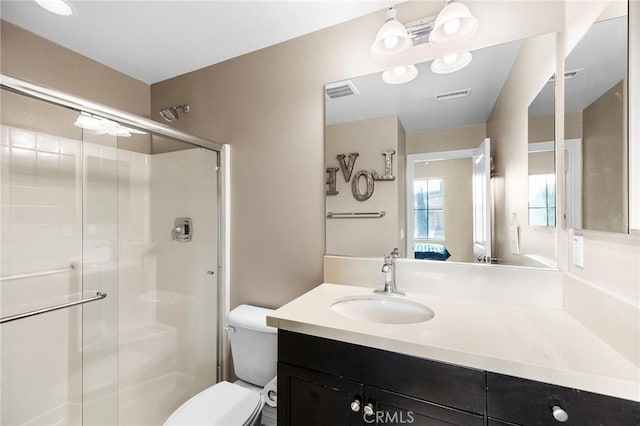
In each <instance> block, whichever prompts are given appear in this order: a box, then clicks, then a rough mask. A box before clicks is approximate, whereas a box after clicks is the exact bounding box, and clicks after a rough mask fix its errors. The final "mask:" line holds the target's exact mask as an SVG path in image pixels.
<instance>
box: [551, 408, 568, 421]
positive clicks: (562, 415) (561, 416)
mask: <svg viewBox="0 0 640 426" xmlns="http://www.w3.org/2000/svg"><path fill="white" fill-rule="evenodd" d="M551 414H553V418H554V419H556V420H557V421H559V422H560V423H564V422H566V421H567V420H569V414H567V412H566V411H564V410H563V409H562V407H560V406H558V405H554V406H553V407H552V408H551Z"/></svg>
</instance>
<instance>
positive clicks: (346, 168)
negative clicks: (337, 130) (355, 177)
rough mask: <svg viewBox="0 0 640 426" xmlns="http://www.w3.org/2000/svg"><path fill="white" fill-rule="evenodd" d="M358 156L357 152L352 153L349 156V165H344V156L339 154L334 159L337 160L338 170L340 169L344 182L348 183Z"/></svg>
mask: <svg viewBox="0 0 640 426" xmlns="http://www.w3.org/2000/svg"><path fill="white" fill-rule="evenodd" d="M359 155H360V154H359V153H357V152H352V153H350V154H349V163H348V164H347V163H345V161H344V157H345V155H344V154H339V155H338V156H337V157H336V158H337V159H338V164H340V168H341V169H342V176H344V180H346V181H347V182H349V181H350V180H351V173H352V172H353V167H354V166H355V165H356V158H358V156H359Z"/></svg>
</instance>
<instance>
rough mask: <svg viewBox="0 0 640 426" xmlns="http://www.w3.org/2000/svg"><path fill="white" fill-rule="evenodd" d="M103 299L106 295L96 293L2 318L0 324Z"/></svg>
mask: <svg viewBox="0 0 640 426" xmlns="http://www.w3.org/2000/svg"><path fill="white" fill-rule="evenodd" d="M105 297H107V293H102V292H100V291H98V292H97V293H96V295H95V296H93V297H87V298H86V299H82V300H77V301H75V302H69V303H62V304H60V305H54V306H49V307H48V308H42V309H36V310H34V311H29V312H24V313H21V314H16V315H9V316H6V317H2V318H0V324H4V323H5V322H11V321H16V320H19V319H23V318H29V317H33V316H36V315H42V314H46V313H47V312H53V311H57V310H59V309H64V308H70V307H72V306H77V305H84V304H85V303H89V302H95V301H96V300H101V299H104V298H105Z"/></svg>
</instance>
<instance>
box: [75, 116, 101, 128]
mask: <svg viewBox="0 0 640 426" xmlns="http://www.w3.org/2000/svg"><path fill="white" fill-rule="evenodd" d="M73 125H74V126H76V127H80V128H82V129H86V130H102V123H101V122H100V120H99V119H97V118H95V117H94V116H92V115H90V114H87V113H86V112H81V113H80V115H79V116H78V118H77V119H76V121H75V123H73Z"/></svg>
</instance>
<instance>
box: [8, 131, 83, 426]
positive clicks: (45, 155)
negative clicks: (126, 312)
mask: <svg viewBox="0 0 640 426" xmlns="http://www.w3.org/2000/svg"><path fill="white" fill-rule="evenodd" d="M0 138H1V139H0V145H1V149H0V163H1V164H2V167H1V169H2V172H1V174H0V178H1V180H0V191H1V192H0V197H1V198H0V204H1V211H0V238H1V244H0V274H1V275H9V274H15V273H26V272H37V271H44V270H48V269H54V268H55V269H57V268H63V267H65V266H67V265H69V264H70V263H71V262H78V261H79V260H80V258H81V250H82V244H81V237H82V235H81V232H80V231H81V221H82V211H81V205H80V203H79V200H80V199H81V198H80V197H81V195H82V192H81V184H82V174H81V172H82V169H81V167H80V166H81V165H82V159H81V158H79V157H78V156H77V154H78V153H79V152H80V151H79V149H78V147H79V144H80V142H79V141H74V140H68V139H64V138H60V137H57V136H51V135H47V134H44V133H38V132H33V131H30V130H25V129H16V128H13V127H9V126H0ZM0 291H1V296H2V297H1V298H0V311H1V312H2V315H9V314H13V313H18V312H24V311H27V310H31V309H37V308H42V307H45V306H50V305H52V304H56V303H63V302H67V301H70V300H76V299H77V298H78V297H79V296H81V294H80V291H81V281H80V280H79V277H78V272H77V271H71V272H64V273H60V274H54V275H47V276H42V277H34V278H26V279H20V280H10V281H3V282H1V283H0ZM79 309H80V308H70V309H67V310H63V311H58V312H53V313H50V314H47V315H44V316H39V317H32V318H28V319H24V320H20V321H16V322H12V323H8V324H4V325H3V326H2V335H1V339H2V344H1V345H0V346H1V347H2V353H1V356H2V360H1V362H0V364H1V366H2V371H1V374H2V394H1V395H0V399H1V400H2V414H1V418H0V423H1V424H3V425H4V424H7V425H14V424H25V423H28V422H29V421H31V420H33V419H34V417H37V416H39V415H41V414H42V413H44V412H49V411H51V410H54V409H57V407H59V406H61V405H63V404H66V403H68V402H69V397H70V389H72V388H73V389H78V388H81V386H82V383H81V376H80V375H78V374H75V375H74V374H72V372H73V370H75V369H78V368H79V367H80V366H81V358H80V357H79V356H78V352H79V350H80V346H79V339H78V337H79V324H80V323H79V320H80V317H78V313H77V312H78V311H79ZM74 311H75V312H74ZM74 381H75V382H74ZM40 424H51V423H40Z"/></svg>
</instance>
